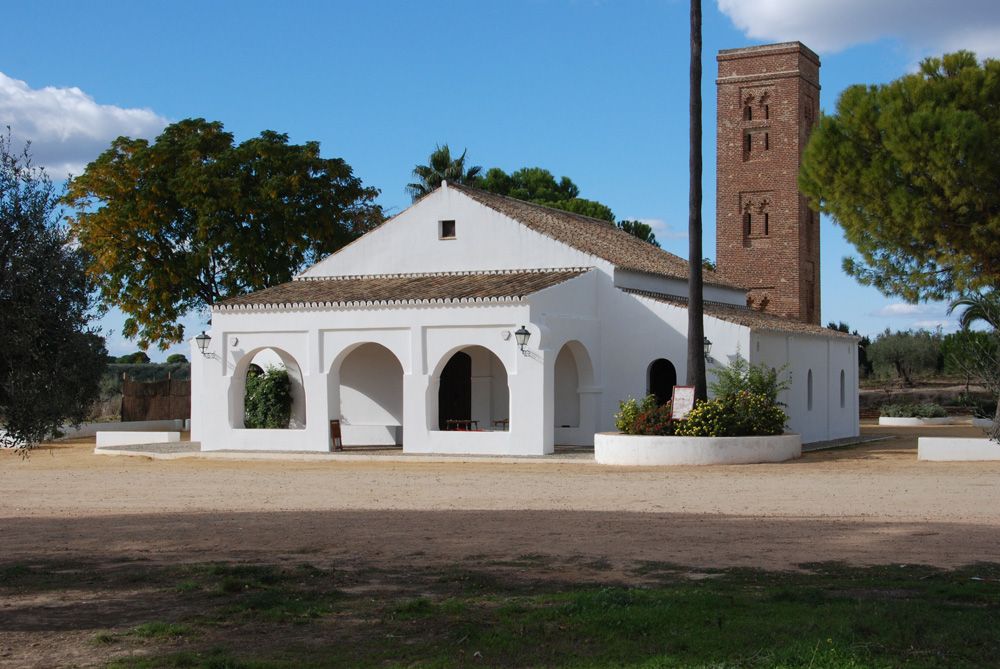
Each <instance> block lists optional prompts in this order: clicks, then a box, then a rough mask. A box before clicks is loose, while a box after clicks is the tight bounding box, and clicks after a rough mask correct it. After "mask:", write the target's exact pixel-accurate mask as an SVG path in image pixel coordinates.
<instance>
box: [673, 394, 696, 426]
mask: <svg viewBox="0 0 1000 669" xmlns="http://www.w3.org/2000/svg"><path fill="white" fill-rule="evenodd" d="M693 408H694V386H674V392H673V395H672V396H671V398H670V418H671V419H672V420H684V419H685V418H687V415H688V414H689V413H690V412H691V409H693Z"/></svg>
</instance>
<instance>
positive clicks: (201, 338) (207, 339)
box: [194, 330, 212, 357]
mask: <svg viewBox="0 0 1000 669" xmlns="http://www.w3.org/2000/svg"><path fill="white" fill-rule="evenodd" d="M194 341H195V343H197V344H198V350H199V351H201V354H202V355H204V356H206V357H207V356H208V353H207V351H208V345H209V344H210V343H212V337H211V336H210V335H207V334H205V331H204V330H202V331H201V334H200V335H198V336H197V337H195V338H194Z"/></svg>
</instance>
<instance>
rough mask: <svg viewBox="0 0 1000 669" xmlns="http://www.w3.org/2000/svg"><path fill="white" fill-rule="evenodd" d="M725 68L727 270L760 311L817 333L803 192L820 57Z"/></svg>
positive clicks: (736, 61) (815, 278)
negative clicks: (802, 174)
mask: <svg viewBox="0 0 1000 669" xmlns="http://www.w3.org/2000/svg"><path fill="white" fill-rule="evenodd" d="M717 60H718V63H719V77H718V79H717V80H716V86H717V95H718V116H717V121H716V131H717V139H716V158H717V172H716V179H717V187H716V240H717V241H716V260H717V263H718V268H719V271H720V272H721V273H722V274H724V275H725V276H726V277H727V278H729V279H731V280H733V281H735V282H737V283H739V284H741V285H744V286H746V287H747V289H748V302H749V303H750V305H751V306H752V307H754V308H757V309H762V310H764V311H767V312H770V313H775V314H780V315H783V316H788V317H790V318H795V319H798V320H802V321H805V322H808V323H815V324H819V323H820V283H819V244H820V238H819V217H818V216H816V215H815V214H813V213H811V212H810V210H809V208H808V206H807V204H806V200H805V198H804V197H802V196H801V195H800V194H799V189H798V172H799V165H800V164H801V159H802V150H803V149H804V147H805V144H806V140H807V139H808V136H809V132H811V130H812V124H813V123H814V121H815V119H816V118H817V117H818V114H819V90H820V87H819V65H820V64H819V58H818V57H817V56H816V54H814V53H813V52H812V51H810V50H809V49H808V48H806V47H805V46H803V45H802V44H801V43H799V42H790V43H785V44H770V45H765V46H757V47H748V48H745V49H726V50H723V51H720V52H719V54H718V56H717ZM748 110H749V111H748Z"/></svg>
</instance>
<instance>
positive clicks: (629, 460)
mask: <svg viewBox="0 0 1000 669" xmlns="http://www.w3.org/2000/svg"><path fill="white" fill-rule="evenodd" d="M801 455H802V437H801V435H798V434H779V435H774V436H771V437H646V436H637V435H631V434H622V433H620V432H601V433H598V434H596V435H594V459H595V460H596V461H597V463H598V464H602V465H632V466H647V465H741V464H752V463H758V462H783V461H785V460H792V459H794V458H798V457H800V456H801Z"/></svg>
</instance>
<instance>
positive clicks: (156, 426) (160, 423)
mask: <svg viewBox="0 0 1000 669" xmlns="http://www.w3.org/2000/svg"><path fill="white" fill-rule="evenodd" d="M190 423H191V421H190V420H188V419H184V418H177V419H174V420H133V421H127V422H125V423H81V424H80V425H78V426H76V427H73V426H72V425H65V426H63V428H62V432H63V436H64V437H65V438H70V437H93V436H94V435H96V434H97V433H98V432H142V431H147V430H148V431H163V430H188V429H190V427H191V426H190Z"/></svg>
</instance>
